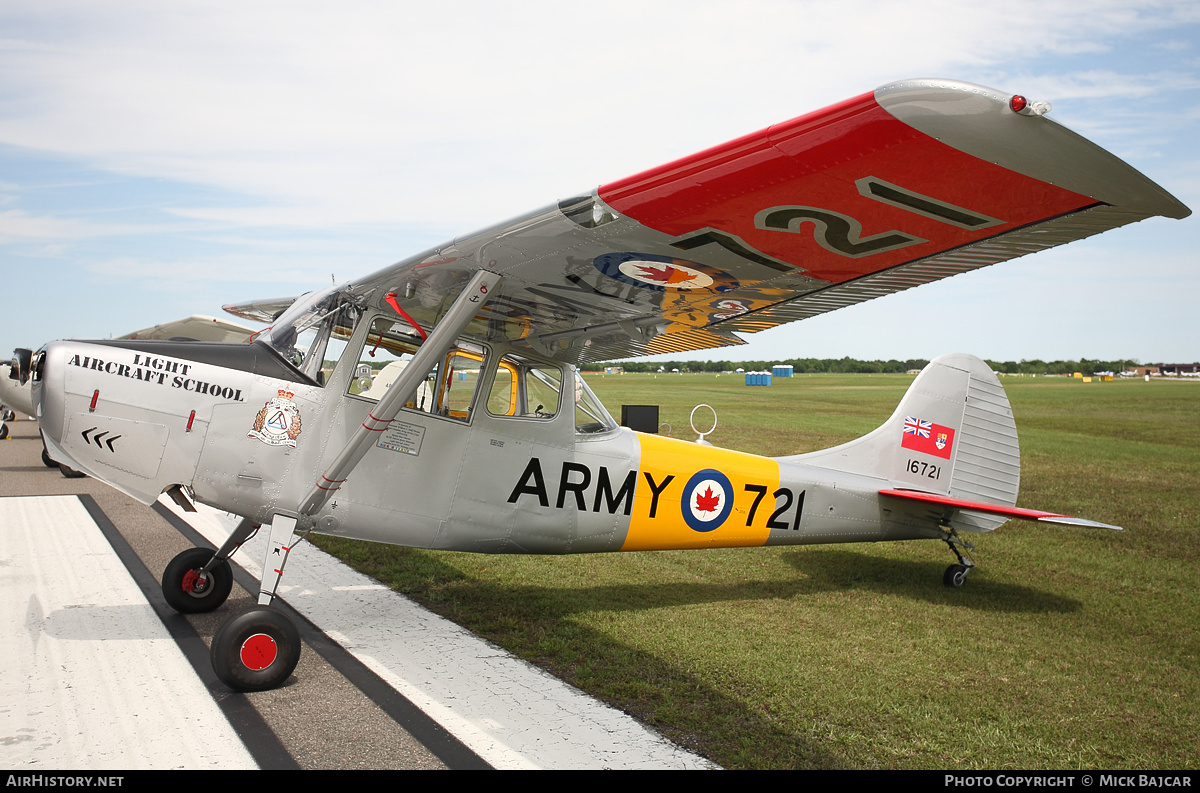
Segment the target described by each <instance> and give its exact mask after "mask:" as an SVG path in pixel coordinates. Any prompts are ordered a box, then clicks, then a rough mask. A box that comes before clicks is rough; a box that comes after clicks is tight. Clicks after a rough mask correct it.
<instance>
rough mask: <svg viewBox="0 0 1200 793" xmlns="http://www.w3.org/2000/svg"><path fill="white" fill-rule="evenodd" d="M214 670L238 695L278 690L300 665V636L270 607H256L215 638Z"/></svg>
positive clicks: (291, 625)
mask: <svg viewBox="0 0 1200 793" xmlns="http://www.w3.org/2000/svg"><path fill="white" fill-rule="evenodd" d="M211 656H212V665H213V670H214V671H215V672H216V673H217V677H218V678H219V679H220V680H221V682H222V683H224V684H225V685H227V686H229V687H230V688H232V689H233V690H234V691H266V690H267V689H271V688H278V687H279V686H281V685H283V682H284V681H285V680H287V679H288V677H289V676H290V675H291V674H292V672H293V671H294V670H295V668H296V664H297V663H298V662H299V661H300V632H299V631H298V630H296V626H295V625H294V624H293V623H292V621H291V620H290V619H288V618H287V617H285V616H284V615H283V614H282V613H280V612H279V611H277V610H276V609H273V608H271V607H269V606H256V607H254V608H252V609H250V610H249V611H244V612H242V613H241V614H239V615H237V616H236V617H234V618H233V619H231V620H229V621H228V622H226V623H225V624H224V625H222V626H221V628H220V630H218V631H217V635H216V636H215V637H213V643H212V653H211Z"/></svg>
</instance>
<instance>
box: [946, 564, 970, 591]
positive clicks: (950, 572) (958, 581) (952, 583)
mask: <svg viewBox="0 0 1200 793" xmlns="http://www.w3.org/2000/svg"><path fill="white" fill-rule="evenodd" d="M970 569H971V568H969V567H967V566H966V565H965V564H952V565H950V566H949V567H947V568H946V572H945V573H943V574H942V583H943V584H945V585H946V586H948V587H950V588H951V589H957V588H958V587H960V586H962V585H963V584H964V583H966V581H967V571H968V570H970Z"/></svg>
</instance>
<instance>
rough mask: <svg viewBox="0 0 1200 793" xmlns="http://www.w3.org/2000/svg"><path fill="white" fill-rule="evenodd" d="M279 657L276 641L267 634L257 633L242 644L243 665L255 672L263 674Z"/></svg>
mask: <svg viewBox="0 0 1200 793" xmlns="http://www.w3.org/2000/svg"><path fill="white" fill-rule="evenodd" d="M278 655H279V647H278V646H276V644H275V640H274V639H272V638H271V637H270V636H268V635H267V634H265V633H256V634H254V635H253V636H251V637H250V638H249V639H247V640H246V641H244V642H243V643H242V651H241V659H242V664H243V665H244V666H245V667H246V668H247V669H249V670H251V671H253V672H261V671H262V670H263V669H266V668H267V667H268V666H270V665H271V664H273V663H275V658H276V657H277V656H278Z"/></svg>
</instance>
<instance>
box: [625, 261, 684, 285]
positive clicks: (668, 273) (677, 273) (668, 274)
mask: <svg viewBox="0 0 1200 793" xmlns="http://www.w3.org/2000/svg"><path fill="white" fill-rule="evenodd" d="M638 269H639V270H641V271H642V277H643V278H645V279H647V280H649V281H662V282H663V283H664V284H679V283H683V282H685V281H691V280H694V279H695V277H696V276H694V275H689V274H688V273H686V272H684V271H683V270H680V269H678V268H675V267H672V266H671V265H669V264H668V265H666V266H665V267H663V268H662V269H661V270H660V269H658V268H656V267H647V266H645V265H641V266H639V267H638Z"/></svg>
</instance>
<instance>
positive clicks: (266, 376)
mask: <svg viewBox="0 0 1200 793" xmlns="http://www.w3.org/2000/svg"><path fill="white" fill-rule="evenodd" d="M253 346H254V345H211V344H202V343H193V342H119V343H113V342H103V343H101V342H56V343H54V344H51V345H50V346H49V347H48V349H47V352H46V358H45V361H44V364H43V373H42V382H41V383H40V393H41V397H40V398H41V399H42V400H43V402H42V415H41V417H40V418H41V421H42V426H43V429H44V430H45V431H46V435H47V442H48V445H49V447H50V449H51V452H50V453H51V456H52V457H55V458H57V459H63V460H64V461H65V462H68V464H70V465H72V466H75V467H78V468H80V469H81V470H84V471H87V472H89V473H93V474H94V475H96V476H98V477H100V478H102V479H104V480H105V481H107V482H109V483H111V484H113V485H114V486H116V487H118V488H119V489H121V490H123V491H124V492H126V493H128V494H129V495H132V496H134V497H135V498H138V499H140V500H142V501H145V502H149V501H152V500H154V499H155V498H157V497H158V496H159V494H160V493H162V492H163V491H164V490H166V489H168V488H170V487H172V486H174V485H182V486H184V487H186V488H188V489H189V490H190V492H191V493H192V494H194V497H195V498H196V499H197V500H199V501H201V502H203V503H206V504H209V505H211V506H213V507H216V508H218V509H222V510H226V511H229V512H232V513H235V514H239V515H243V516H246V517H249V518H251V519H252V520H254V521H257V522H270V520H271V517H272V515H275V514H289V513H291V514H296V515H297V517H299V518H300V524H299V525H300V527H301V528H309V527H311V528H313V529H315V530H316V531H318V532H321V533H328V534H335V535H340V536H347V537H354V538H359V539H366V540H373V541H378V542H385V543H394V544H401V545H409V546H415V547H428V548H439V549H448V550H462V551H477V552H489V553H506V552H507V553H513V552H515V553H587V552H604V551H630V550H657V549H670V548H709V547H736V546H761V545H791V544H806V543H827V542H857V541H878V540H895V539H912V538H919V537H930V536H931V534H930V531H929V527H928V526H927V522H926V521H921V520H918V519H916V517H915V516H914V512H913V510H911V509H910V508H908V507H907V506H905V505H898V504H890V503H886V502H881V499H880V498H879V496H878V492H879V490H881V489H884V488H887V487H889V486H890V484H891V483H889V481H888V480H887V479H881V478H877V477H872V476H861V475H857V474H853V473H846V472H842V471H831V470H829V469H826V468H821V467H817V466H810V465H803V464H797V463H794V462H786V461H780V460H776V459H772V458H766V457H760V456H757V455H752V454H746V453H742V452H735V451H730V450H726V449H720V448H716V447H712V446H706V445H699V444H695V443H690V442H686V441H681V440H676V439H671V438H665V437H660V436H655V435H646V434H642V433H635V432H633V431H632V430H629V429H626V428H612V429H610V430H608V431H606V432H601V433H595V434H579V433H577V432H576V426H575V420H574V416H573V415H572V413H571V412H570V411H568V410H561V411H559V413H558V415H556V416H554V417H553V418H550V419H545V418H537V417H529V418H523V417H520V416H496V415H492V414H491V413H490V412H489V411H487V410H482V409H472V410H471V411H470V416H469V420H466V421H464V420H462V419H461V418H451V417H447V416H442V415H437V414H433V413H429V412H423V411H420V410H414V409H405V410H402V411H401V412H400V413H399V415H398V416H397V418H396V419H395V420H393V421H392V422H391V424H390V425H389V426H388V428H387V429H386V430H385V431H382V432H380V433H378V438H377V439H375V442H374V444H373V446H372V448H371V449H370V450H369V451H368V452H367V454H366V456H365V457H364V458H363V460H362V461H361V462H360V463H359V465H358V466H357V467H356V468H355V470H354V472H353V474H352V475H351V476H350V477H348V478H347V481H345V482H344V483H341V486H340V489H338V490H337V492H336V493H335V494H334V495H333V496H332V497H331V498H330V499H329V500H328V501H327V502H326V503H325V504H324V505H323V507H322V508H321V509H320V510H319V511H317V512H316V513H314V514H312V515H310V516H303V515H299V512H298V506H299V504H300V502H301V501H302V499H303V497H304V493H305V491H306V490H307V488H308V487H309V486H310V485H311V483H312V482H314V481H317V480H318V478H319V477H320V475H321V472H322V471H323V470H324V469H325V467H326V466H327V465H328V464H329V457H330V455H331V454H332V453H333V452H334V451H336V450H337V449H339V448H341V447H342V445H343V444H344V443H345V442H346V440H347V439H348V438H349V437H350V436H351V435H352V433H353V432H355V431H356V430H358V429H359V428H360V427H361V426H362V424H363V422H364V420H365V419H366V418H367V414H368V411H370V410H371V408H372V407H373V405H374V402H372V401H369V400H366V399H361V398H356V397H355V396H353V395H347V394H345V393H343V389H342V388H340V387H339V386H338V384H339V383H342V382H343V381H344V380H346V379H347V372H348V370H349V369H350V368H351V366H352V363H353V362H351V361H350V360H349V359H347V360H345V361H343V362H342V363H341V364H339V368H338V369H337V370H335V371H334V372H333V373H331V376H330V377H329V379H328V383H329V385H326V386H322V385H318V384H316V383H314V382H305V378H303V377H300V376H299V375H298V374H291V373H289V370H288V368H287V367H286V365H282V364H281V365H278V366H277V365H275V364H276V363H277V362H275V361H272V360H270V358H269V357H257V358H256V357H254V356H252V355H250V354H249V350H247V348H250V347H253ZM235 348H240V349H235ZM497 352H498V351H497ZM184 356H188V357H184ZM197 359H202V360H197ZM221 361H224V362H226V363H229V364H231V365H229V366H221V365H217V363H215V362H221ZM343 369H345V370H347V372H343V371H342V370H343ZM279 375H287V376H285V377H281V376H279ZM481 385H482V387H481V388H480V389H479V390H480V392H481V393H487V385H488V384H487V383H486V382H484V383H482V384H481Z"/></svg>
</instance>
